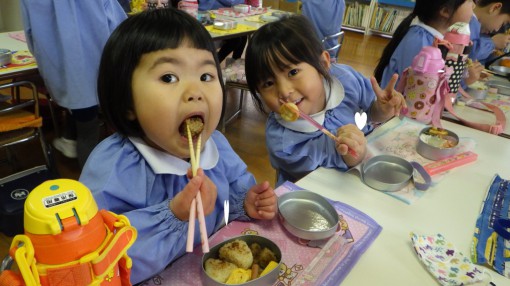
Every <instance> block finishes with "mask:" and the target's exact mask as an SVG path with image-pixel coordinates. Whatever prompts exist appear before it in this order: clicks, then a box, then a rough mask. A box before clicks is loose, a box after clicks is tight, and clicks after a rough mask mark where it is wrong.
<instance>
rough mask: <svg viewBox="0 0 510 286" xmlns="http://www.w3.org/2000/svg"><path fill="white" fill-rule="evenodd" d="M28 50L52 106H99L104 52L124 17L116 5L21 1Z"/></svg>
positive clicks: (101, 0) (103, 0)
mask: <svg viewBox="0 0 510 286" xmlns="http://www.w3.org/2000/svg"><path fill="white" fill-rule="evenodd" d="M20 3H21V15H22V18H23V23H24V30H25V35H26V39H27V44H28V48H29V49H30V51H31V52H32V54H33V55H34V56H35V58H36V60H37V66H38V69H39V72H40V74H41V76H42V77H43V79H44V82H45V84H46V87H47V88H48V90H49V92H50V94H51V96H52V97H53V98H54V99H55V101H56V103H57V104H58V105H60V106H62V107H65V108H68V109H83V108H87V107H91V106H95V105H98V99H97V75H98V70H99V62H100V59H101V54H102V52H103V47H104V45H105V43H106V41H107V40H108V37H109V36H110V34H111V32H113V30H114V29H115V28H116V27H117V26H118V25H119V24H120V23H121V22H122V21H124V19H126V17H127V15H126V13H125V12H124V10H123V9H122V7H121V6H120V4H119V3H118V2H117V0H94V1H83V0H66V1H54V0H37V1H31V0H21V1H20Z"/></svg>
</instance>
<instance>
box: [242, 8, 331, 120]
mask: <svg viewBox="0 0 510 286" xmlns="http://www.w3.org/2000/svg"><path fill="white" fill-rule="evenodd" d="M323 51H324V48H323V46H322V43H321V41H320V40H319V38H318V36H317V34H316V32H315V29H314V28H313V26H312V24H311V23H310V22H309V21H308V19H307V18H306V17H304V16H302V15H293V16H290V17H288V18H285V19H281V20H278V21H276V22H272V23H268V24H266V25H264V26H262V27H261V28H259V29H258V30H257V31H256V32H255V33H254V34H253V36H252V37H251V39H250V40H249V42H248V47H247V48H246V61H245V69H246V81H247V83H248V87H249V88H250V92H251V94H252V95H253V98H254V100H255V102H256V105H257V107H258V108H259V110H261V111H264V105H263V103H262V100H261V99H260V98H259V96H258V95H257V93H258V91H259V90H258V86H259V84H261V83H263V82H264V81H266V80H267V79H268V78H272V77H274V76H275V74H274V72H273V70H272V67H277V68H281V69H283V68H284V67H285V64H286V62H290V63H291V64H298V63H302V62H305V63H308V64H310V65H311V66H313V67H314V68H315V69H317V71H318V72H319V73H320V74H321V75H322V76H324V78H325V79H326V80H327V82H328V83H329V84H331V76H330V75H329V71H328V70H327V69H326V67H325V66H324V65H322V64H321V61H320V57H321V54H322V52H323Z"/></svg>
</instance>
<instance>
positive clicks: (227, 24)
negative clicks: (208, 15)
mask: <svg viewBox="0 0 510 286" xmlns="http://www.w3.org/2000/svg"><path fill="white" fill-rule="evenodd" d="M213 27H214V28H215V29H218V30H233V29H235V28H237V21H233V20H214V25H213Z"/></svg>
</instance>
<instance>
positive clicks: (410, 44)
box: [379, 17, 443, 88]
mask: <svg viewBox="0 0 510 286" xmlns="http://www.w3.org/2000/svg"><path fill="white" fill-rule="evenodd" d="M434 38H438V39H443V34H441V33H440V32H439V31H438V30H436V29H434V28H432V27H431V26H428V25H426V24H425V23H423V22H421V21H420V20H418V18H417V17H416V18H415V19H414V20H413V22H412V23H411V27H409V30H408V31H407V33H406V34H405V36H404V37H403V38H402V41H401V42H400V43H399V44H398V46H397V48H396V49H395V51H393V54H392V55H391V58H390V61H389V63H388V65H387V66H386V67H385V68H384V72H383V75H382V78H381V82H380V83H379V84H380V86H381V87H382V88H384V87H386V86H387V85H388V83H389V82H390V79H391V77H392V76H393V74H395V73H396V74H398V75H399V76H402V74H403V72H404V70H405V69H406V68H408V67H410V66H411V64H412V63H413V59H414V57H415V56H416V55H417V54H418V53H419V52H420V51H421V49H422V48H423V47H426V46H432V45H433V44H434Z"/></svg>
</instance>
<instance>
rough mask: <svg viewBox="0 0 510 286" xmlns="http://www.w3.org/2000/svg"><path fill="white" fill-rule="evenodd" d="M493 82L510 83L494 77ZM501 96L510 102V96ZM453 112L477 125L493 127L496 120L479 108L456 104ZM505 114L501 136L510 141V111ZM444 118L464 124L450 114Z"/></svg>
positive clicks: (489, 113)
mask: <svg viewBox="0 0 510 286" xmlns="http://www.w3.org/2000/svg"><path fill="white" fill-rule="evenodd" d="M491 80H494V81H501V82H506V83H508V80H507V79H506V78H502V77H498V76H492V78H491ZM500 96H501V98H504V99H506V100H508V101H510V96H507V95H500ZM453 110H455V113H457V115H459V116H460V117H461V118H463V119H466V120H469V121H473V122H477V123H482V124H491V125H492V124H494V122H495V120H496V117H495V116H494V113H492V112H489V111H485V110H481V109H477V108H473V107H470V106H467V105H459V104H455V105H454V106H453ZM503 112H504V113H505V116H506V126H505V129H504V130H503V132H502V133H500V136H502V137H505V138H509V139H510V111H506V112H505V110H503ZM443 118H444V119H446V120H448V121H452V122H455V123H459V124H462V123H461V122H460V121H459V120H458V119H457V118H456V117H453V116H452V115H451V114H450V113H449V112H445V113H444V114H443Z"/></svg>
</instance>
